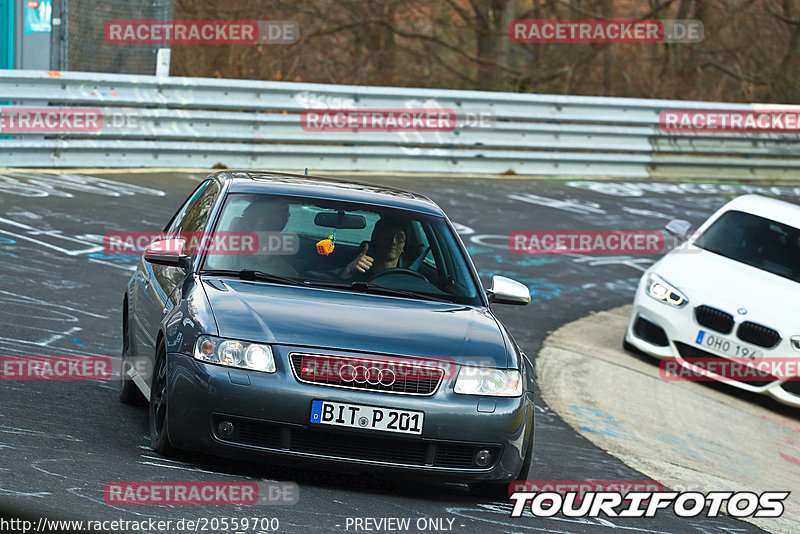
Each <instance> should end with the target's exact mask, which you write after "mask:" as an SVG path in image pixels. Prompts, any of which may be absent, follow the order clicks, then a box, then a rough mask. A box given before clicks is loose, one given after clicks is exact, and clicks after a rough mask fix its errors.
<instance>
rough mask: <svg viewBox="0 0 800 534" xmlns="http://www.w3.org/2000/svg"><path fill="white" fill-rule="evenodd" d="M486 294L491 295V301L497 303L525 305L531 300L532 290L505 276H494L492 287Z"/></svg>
mask: <svg viewBox="0 0 800 534" xmlns="http://www.w3.org/2000/svg"><path fill="white" fill-rule="evenodd" d="M486 294H487V296H488V297H489V302H493V303H495V304H516V305H518V306H525V305H526V304H528V303H530V301H531V292H530V290H529V289H528V287H527V286H526V285H525V284H521V283H519V282H517V281H516V280H512V279H511V278H506V277H505V276H497V275H495V276H493V277H492V288H491V289H490V290H489V291H487V292H486Z"/></svg>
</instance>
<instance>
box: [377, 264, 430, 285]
mask: <svg viewBox="0 0 800 534" xmlns="http://www.w3.org/2000/svg"><path fill="white" fill-rule="evenodd" d="M387 274H410V275H411V276H416V277H417V278H421V279H423V280H425V281H426V282H427V281H428V279H427V278H425V277H424V276H423V275H422V274H420V273H418V272H417V271H412V270H411V269H406V268H404V267H391V268H389V269H384V270H382V271H378V273H377V274H375V276H373V277H372V278H370V279H369V281H370V282H372V281H373V280H375V279H377V278H380V277H381V276H384V275H387Z"/></svg>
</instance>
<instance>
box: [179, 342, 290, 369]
mask: <svg viewBox="0 0 800 534" xmlns="http://www.w3.org/2000/svg"><path fill="white" fill-rule="evenodd" d="M194 357H195V359H196V360H200V361H202V362H209V363H216V364H221V365H227V366H228V367H239V368H241V369H249V370H251V371H262V372H264V373H274V372H275V357H274V356H273V355H272V348H271V347H270V346H269V345H261V344H258V343H248V342H246V341H238V340H235V339H221V338H218V337H213V336H200V337H198V338H197V343H195V345H194Z"/></svg>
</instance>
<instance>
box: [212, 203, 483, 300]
mask: <svg viewBox="0 0 800 534" xmlns="http://www.w3.org/2000/svg"><path fill="white" fill-rule="evenodd" d="M214 233H215V235H224V236H228V237H229V238H230V237H232V236H236V238H237V239H236V240H231V242H235V243H239V244H244V245H245V246H242V247H240V248H238V249H235V250H234V249H231V250H225V251H222V250H214V251H211V252H207V253H206V256H205V259H204V261H203V266H202V271H204V272H213V273H220V272H230V273H241V272H242V271H244V272H247V273H251V274H249V275H248V276H249V277H252V278H256V279H258V278H257V276H255V275H253V274H252V273H253V272H254V273H261V275H262V277H261V279H262V280H266V281H280V280H283V281H285V282H289V281H297V282H302V283H305V284H308V285H315V284H317V285H324V286H326V287H339V288H342V289H347V290H353V291H363V290H377V291H378V292H380V291H381V290H385V292H386V293H387V294H394V295H395V296H407V297H411V298H414V297H417V298H428V299H429V300H446V301H450V302H456V303H461V304H472V305H480V304H481V299H480V297H479V293H478V289H477V288H478V285H477V283H476V282H475V280H474V279H473V276H472V274H471V271H470V269H469V267H468V264H467V260H466V258H465V256H464V254H463V252H462V250H461V247H460V246H459V244H458V242H457V240H456V237H455V236H454V234H453V232H452V231H451V229H450V228H449V226H448V225H447V223H446V221H445V219H444V218H442V217H436V216H430V215H426V214H422V213H416V212H410V211H407V210H396V209H391V208H384V207H377V206H371V205H365V204H357V203H345V202H340V201H332V200H319V199H308V198H295V197H288V196H272V195H265V194H259V193H232V194H230V195H228V197H227V198H226V200H225V204H224V206H223V207H222V211H221V213H220V215H219V218H218V222H217V224H216V228H215V229H214Z"/></svg>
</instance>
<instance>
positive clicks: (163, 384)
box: [148, 344, 175, 456]
mask: <svg viewBox="0 0 800 534" xmlns="http://www.w3.org/2000/svg"><path fill="white" fill-rule="evenodd" d="M148 415H149V417H148V426H149V427H150V446H151V447H152V448H153V450H154V451H156V452H157V453H158V454H161V455H164V456H169V455H170V454H171V453H172V452H174V450H175V449H174V448H173V447H172V444H171V443H170V442H169V428H168V419H167V351H166V349H165V348H164V345H163V344H159V345H158V349H157V350H156V364H155V367H154V370H153V379H152V381H151V384H150V406H149V408H148Z"/></svg>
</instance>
